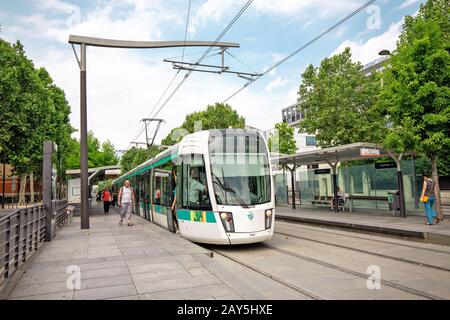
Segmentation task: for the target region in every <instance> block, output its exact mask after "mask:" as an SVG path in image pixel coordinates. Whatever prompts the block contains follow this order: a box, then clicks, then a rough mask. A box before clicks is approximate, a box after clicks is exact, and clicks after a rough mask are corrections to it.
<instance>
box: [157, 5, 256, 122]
mask: <svg viewBox="0 0 450 320" xmlns="http://www.w3.org/2000/svg"><path fill="white" fill-rule="evenodd" d="M252 2H253V0H248V1H247V2H246V3H245V5H244V6H243V7H242V8H241V9H240V10H239V11H238V13H237V14H236V15H235V16H234V18H233V19H232V20H231V21H230V22H229V23H228V25H227V26H226V27H225V29H224V30H223V31H222V32H221V33H220V34H219V36H218V37H217V38H216V40H215V41H214V42H213V43H212V44H211V45H210V46H209V47H208V48H207V49H206V51H205V53H204V54H203V55H202V56H201V57H200V59H198V60H197V62H196V63H195V64H194V65H192V68H191V69H189V71H187V72H186V73H185V75H184V77H183V79H182V80H181V81H180V82H179V83H178V85H177V86H176V87H175V89H174V90H173V91H172V93H171V94H170V95H169V97H168V98H167V99H166V100H165V101H164V103H163V104H162V105H161V107H160V108H159V109H158V110H157V111H156V113H155V114H154V115H153V117H156V116H157V115H158V114H159V113H160V112H161V111H162V109H163V108H164V107H165V106H166V105H167V103H168V102H169V101H170V99H171V98H172V97H173V96H174V95H175V93H176V92H177V91H178V90H179V89H180V87H181V86H182V85H183V84H184V82H185V81H186V80H187V78H188V77H189V76H190V75H191V73H192V72H193V71H194V70H195V69H196V68H197V66H198V64H200V63H201V62H202V61H203V59H205V57H206V56H207V55H208V54H209V53H210V52H211V49H212V48H213V47H214V46H215V45H216V44H217V42H219V41H220V39H222V37H223V36H224V35H225V34H226V33H227V32H228V30H229V29H230V28H231V27H232V26H233V25H234V23H235V22H236V21H237V20H238V19H239V18H240V17H241V15H242V14H243V13H244V12H245V10H247V8H248V7H249V6H250V4H251V3H252Z"/></svg>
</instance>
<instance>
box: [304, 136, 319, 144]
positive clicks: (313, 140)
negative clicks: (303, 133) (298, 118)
mask: <svg viewBox="0 0 450 320" xmlns="http://www.w3.org/2000/svg"><path fill="white" fill-rule="evenodd" d="M306 145H307V146H316V145H317V142H316V137H313V136H307V137H306Z"/></svg>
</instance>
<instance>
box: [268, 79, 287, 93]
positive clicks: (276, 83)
mask: <svg viewBox="0 0 450 320" xmlns="http://www.w3.org/2000/svg"><path fill="white" fill-rule="evenodd" d="M287 82H288V81H287V80H286V79H283V78H281V77H278V78H276V79H274V80H272V81H270V82H269V83H268V84H267V85H266V87H265V88H264V90H265V91H266V92H269V93H270V92H272V91H274V90H276V89H279V88H281V87H283V86H285V85H286V84H287Z"/></svg>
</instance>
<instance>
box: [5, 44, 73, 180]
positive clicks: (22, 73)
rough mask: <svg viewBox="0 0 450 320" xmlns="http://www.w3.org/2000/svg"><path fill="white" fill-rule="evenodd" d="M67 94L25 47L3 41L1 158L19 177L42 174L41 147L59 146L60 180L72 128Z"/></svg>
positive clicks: (58, 164)
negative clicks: (36, 63) (33, 59)
mask: <svg viewBox="0 0 450 320" xmlns="http://www.w3.org/2000/svg"><path fill="white" fill-rule="evenodd" d="M69 114H70V107H69V104H68V102H67V100H66V98H65V95H64V92H63V91H62V90H61V89H60V88H58V87H57V86H56V85H55V84H54V83H53V80H52V78H51V77H50V75H49V74H48V72H47V71H46V70H45V69H44V68H39V69H36V68H35V67H34V65H33V62H32V61H31V60H29V59H28V58H27V57H26V55H25V50H24V48H23V46H22V44H21V43H20V42H19V41H17V42H16V43H15V44H10V43H8V42H7V41H4V40H2V39H0V154H1V157H2V158H4V160H5V161H6V162H8V163H10V164H11V165H12V166H13V168H14V171H15V173H16V174H18V175H23V174H26V173H31V172H32V173H34V174H35V176H36V177H38V176H39V174H40V167H41V163H42V144H43V141H45V140H51V141H54V142H55V143H56V144H57V145H58V152H57V156H56V167H57V170H58V173H59V174H60V177H61V176H62V177H63V176H64V172H65V166H66V160H67V159H66V155H67V153H66V152H65V150H66V148H67V146H68V143H69V142H70V134H71V133H72V132H73V128H72V127H71V126H70V123H69Z"/></svg>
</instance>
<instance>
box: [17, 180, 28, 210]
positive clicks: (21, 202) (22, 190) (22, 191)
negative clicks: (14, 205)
mask: <svg viewBox="0 0 450 320" xmlns="http://www.w3.org/2000/svg"><path fill="white" fill-rule="evenodd" d="M27 176H28V174H26V173H24V174H23V175H22V176H21V177H20V191H19V205H24V204H25V190H26V186H27Z"/></svg>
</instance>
